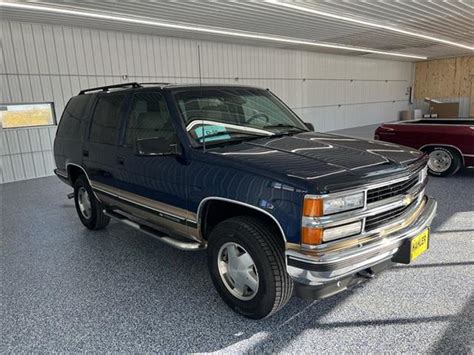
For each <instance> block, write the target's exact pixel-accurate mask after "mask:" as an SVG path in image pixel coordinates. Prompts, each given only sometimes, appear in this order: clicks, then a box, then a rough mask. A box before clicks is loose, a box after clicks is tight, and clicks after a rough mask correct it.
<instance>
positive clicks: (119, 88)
mask: <svg viewBox="0 0 474 355" xmlns="http://www.w3.org/2000/svg"><path fill="white" fill-rule="evenodd" d="M157 88H158V89H160V90H186V89H191V90H196V89H203V88H204V89H230V88H235V89H256V90H265V89H263V88H260V87H256V86H252V85H235V84H170V83H137V82H132V83H123V84H115V85H107V86H99V87H93V88H89V89H84V90H81V91H80V92H79V95H88V94H98V93H101V92H106V93H115V92H124V91H125V92H127V91H138V90H146V89H157Z"/></svg>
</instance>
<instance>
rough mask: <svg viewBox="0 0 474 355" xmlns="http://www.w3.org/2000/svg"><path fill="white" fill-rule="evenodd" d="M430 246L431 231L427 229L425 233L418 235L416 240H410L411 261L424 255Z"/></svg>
mask: <svg viewBox="0 0 474 355" xmlns="http://www.w3.org/2000/svg"><path fill="white" fill-rule="evenodd" d="M428 245H429V230H428V229H425V230H424V231H423V232H421V233H420V234H418V235H417V236H416V237H415V238H412V239H411V240H410V261H413V260H415V259H416V258H417V257H419V256H420V255H421V254H423V253H424V252H425V251H426V250H427V249H428Z"/></svg>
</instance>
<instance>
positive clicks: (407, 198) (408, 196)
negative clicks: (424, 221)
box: [403, 195, 413, 206]
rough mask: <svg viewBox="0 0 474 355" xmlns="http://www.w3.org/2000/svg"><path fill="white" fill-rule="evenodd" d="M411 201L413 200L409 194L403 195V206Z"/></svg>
mask: <svg viewBox="0 0 474 355" xmlns="http://www.w3.org/2000/svg"><path fill="white" fill-rule="evenodd" d="M411 201H413V198H412V196H411V195H405V196H404V197H403V204H404V205H405V206H407V205H409V204H410V203H411Z"/></svg>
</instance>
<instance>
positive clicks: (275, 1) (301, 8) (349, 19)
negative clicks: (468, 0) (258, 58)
mask: <svg viewBox="0 0 474 355" xmlns="http://www.w3.org/2000/svg"><path fill="white" fill-rule="evenodd" d="M265 1H266V2H267V3H269V4H274V5H278V6H282V7H286V8H289V9H293V10H299V11H304V12H309V13H312V14H315V15H319V16H324V17H329V18H333V19H336V20H342V21H346V22H352V23H357V24H359V25H364V26H370V27H375V28H381V29H384V30H387V31H392V32H397V33H402V34H405V35H408V36H412V37H418V38H423V39H427V40H430V41H433V42H439V43H444V44H448V45H451V46H456V47H460V48H464V49H469V50H471V51H474V47H472V46H468V45H466V44H462V43H458V42H453V41H448V40H446V39H441V38H438V37H432V36H427V35H424V34H421V33H416V32H411V31H405V30H402V29H400V28H397V27H391V26H386V25H381V24H378V23H373V22H368V21H363V20H358V19H355V18H352V17H347V16H340V15H335V14H331V13H329V12H324V11H319V10H314V9H310V8H308V7H304V6H300V5H294V4H290V3H286V2H281V1H278V0H265Z"/></svg>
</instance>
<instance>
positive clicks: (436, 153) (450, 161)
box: [428, 147, 461, 176]
mask: <svg viewBox="0 0 474 355" xmlns="http://www.w3.org/2000/svg"><path fill="white" fill-rule="evenodd" d="M460 167H461V159H460V157H459V154H457V153H456V152H454V151H453V150H451V149H449V148H445V147H435V148H433V149H432V150H431V151H430V153H429V160H428V171H429V173H430V174H431V175H434V176H450V175H453V174H455V173H456V172H457V171H458V170H459V168H460Z"/></svg>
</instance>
